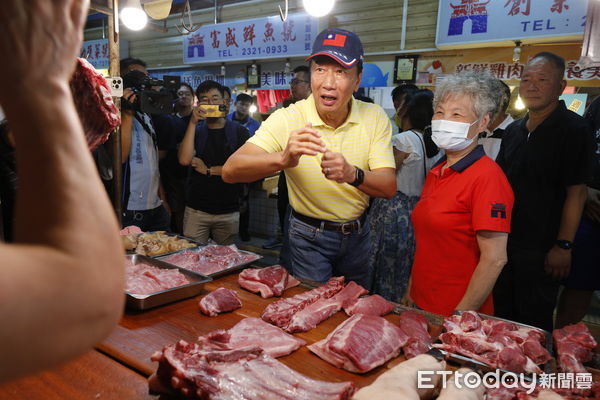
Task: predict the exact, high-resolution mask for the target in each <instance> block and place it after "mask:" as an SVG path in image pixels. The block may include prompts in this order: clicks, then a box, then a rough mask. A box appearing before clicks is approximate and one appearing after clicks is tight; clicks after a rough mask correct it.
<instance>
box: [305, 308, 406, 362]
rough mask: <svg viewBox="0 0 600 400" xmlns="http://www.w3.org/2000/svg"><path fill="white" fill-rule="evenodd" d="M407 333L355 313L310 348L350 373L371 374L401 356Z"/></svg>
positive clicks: (383, 320) (370, 316)
mask: <svg viewBox="0 0 600 400" xmlns="http://www.w3.org/2000/svg"><path fill="white" fill-rule="evenodd" d="M407 340H408V337H407V336H406V334H405V333H404V332H403V331H402V329H400V328H399V327H397V326H396V325H394V324H392V323H391V322H389V321H387V320H386V319H384V318H382V317H376V316H373V315H365V314H356V315H353V316H352V317H350V318H349V319H347V320H346V321H344V322H343V323H341V324H340V325H339V326H338V327H337V328H335V330H334V331H332V332H331V333H330V334H329V335H327V337H326V338H325V339H323V340H320V341H318V342H316V343H313V344H312V345H310V346H308V348H309V349H310V351H312V352H313V353H315V354H316V355H318V356H319V357H321V358H322V359H323V360H325V361H327V362H329V363H331V364H333V365H335V366H336V367H338V368H343V369H345V370H347V371H350V372H360V373H362V372H368V371H370V370H372V369H373V368H375V367H378V366H380V365H382V364H383V363H385V362H387V361H388V360H390V359H392V358H394V357H396V356H397V355H398V354H400V348H401V347H402V346H404V345H405V344H406V341H407Z"/></svg>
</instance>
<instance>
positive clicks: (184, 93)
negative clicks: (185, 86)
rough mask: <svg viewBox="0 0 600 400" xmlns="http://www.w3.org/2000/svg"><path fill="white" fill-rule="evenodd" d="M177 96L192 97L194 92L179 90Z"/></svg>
mask: <svg viewBox="0 0 600 400" xmlns="http://www.w3.org/2000/svg"><path fill="white" fill-rule="evenodd" d="M177 96H179V97H183V96H189V97H191V96H192V94H191V93H190V92H177Z"/></svg>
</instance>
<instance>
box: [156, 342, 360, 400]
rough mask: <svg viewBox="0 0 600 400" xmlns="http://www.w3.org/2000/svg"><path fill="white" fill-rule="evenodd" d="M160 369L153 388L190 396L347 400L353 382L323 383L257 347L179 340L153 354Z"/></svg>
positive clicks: (223, 399)
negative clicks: (209, 345)
mask: <svg viewBox="0 0 600 400" xmlns="http://www.w3.org/2000/svg"><path fill="white" fill-rule="evenodd" d="M152 360H153V361H158V363H159V364H158V370H157V372H156V374H155V376H153V377H152V378H151V379H150V390H151V391H157V390H158V391H164V389H165V388H166V389H168V390H174V391H176V392H178V393H180V394H182V395H183V396H185V397H186V398H193V399H211V400H249V399H252V400H275V399H277V400H298V399H302V400H347V399H350V398H351V397H352V395H353V394H354V392H355V391H356V386H355V385H354V384H353V383H352V382H336V383H331V382H323V381H317V380H314V379H310V378H307V377H306V376H304V375H301V374H299V373H298V372H296V371H294V370H292V369H290V368H289V367H287V366H286V365H285V364H282V363H280V362H279V361H277V360H275V359H274V358H272V357H270V356H269V355H267V354H265V353H263V352H262V351H261V350H260V349H259V348H257V347H248V348H245V349H240V350H235V351H231V350H216V349H204V348H203V347H202V345H201V344H198V343H194V344H189V343H186V342H184V341H180V342H178V343H177V344H175V345H169V346H166V347H165V348H164V349H162V350H161V351H158V352H156V353H155V354H154V355H153V356H152Z"/></svg>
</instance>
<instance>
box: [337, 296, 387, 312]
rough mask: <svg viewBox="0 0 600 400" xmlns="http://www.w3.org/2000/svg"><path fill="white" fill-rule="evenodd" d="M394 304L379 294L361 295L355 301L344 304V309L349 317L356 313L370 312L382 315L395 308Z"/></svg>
mask: <svg viewBox="0 0 600 400" xmlns="http://www.w3.org/2000/svg"><path fill="white" fill-rule="evenodd" d="M394 307H395V306H394V304H392V303H390V302H389V301H387V300H386V299H384V298H383V297H381V296H380V295H378V294H374V295H372V296H366V297H361V298H360V299H356V300H355V301H353V302H349V303H347V304H344V311H345V312H346V314H348V316H349V317H351V316H353V315H354V314H368V315H377V316H379V317H382V316H384V315H386V314H389V313H391V312H392V311H393V310H394Z"/></svg>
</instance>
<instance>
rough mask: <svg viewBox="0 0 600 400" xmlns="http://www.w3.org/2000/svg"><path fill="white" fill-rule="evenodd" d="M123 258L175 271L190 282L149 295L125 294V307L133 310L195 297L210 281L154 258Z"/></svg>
mask: <svg viewBox="0 0 600 400" xmlns="http://www.w3.org/2000/svg"><path fill="white" fill-rule="evenodd" d="M125 258H126V259H129V260H131V262H132V263H133V264H134V265H135V264H138V263H141V262H143V263H144V264H148V265H152V266H154V267H158V268H162V269H177V270H179V272H181V273H182V274H183V275H185V276H186V277H187V278H188V279H189V280H190V283H188V284H187V285H183V286H177V287H174V288H171V289H166V290H162V291H160V292H155V293H150V294H136V293H129V292H125V295H126V299H127V300H126V305H127V307H129V308H131V309H134V310H147V309H149V308H153V307H158V306H162V305H164V304H167V303H171V302H174V301H177V300H182V299H185V298H188V297H193V296H196V295H198V294H200V293H201V292H202V287H203V286H204V285H203V284H204V283H206V282H210V281H212V278H211V277H208V276H205V275H201V274H199V273H197V272H193V271H188V270H187V269H184V268H179V267H177V266H175V265H172V264H169V263H166V262H163V261H160V260H157V259H155V258H151V257H147V256H142V255H140V254H133V255H126V256H125Z"/></svg>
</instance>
